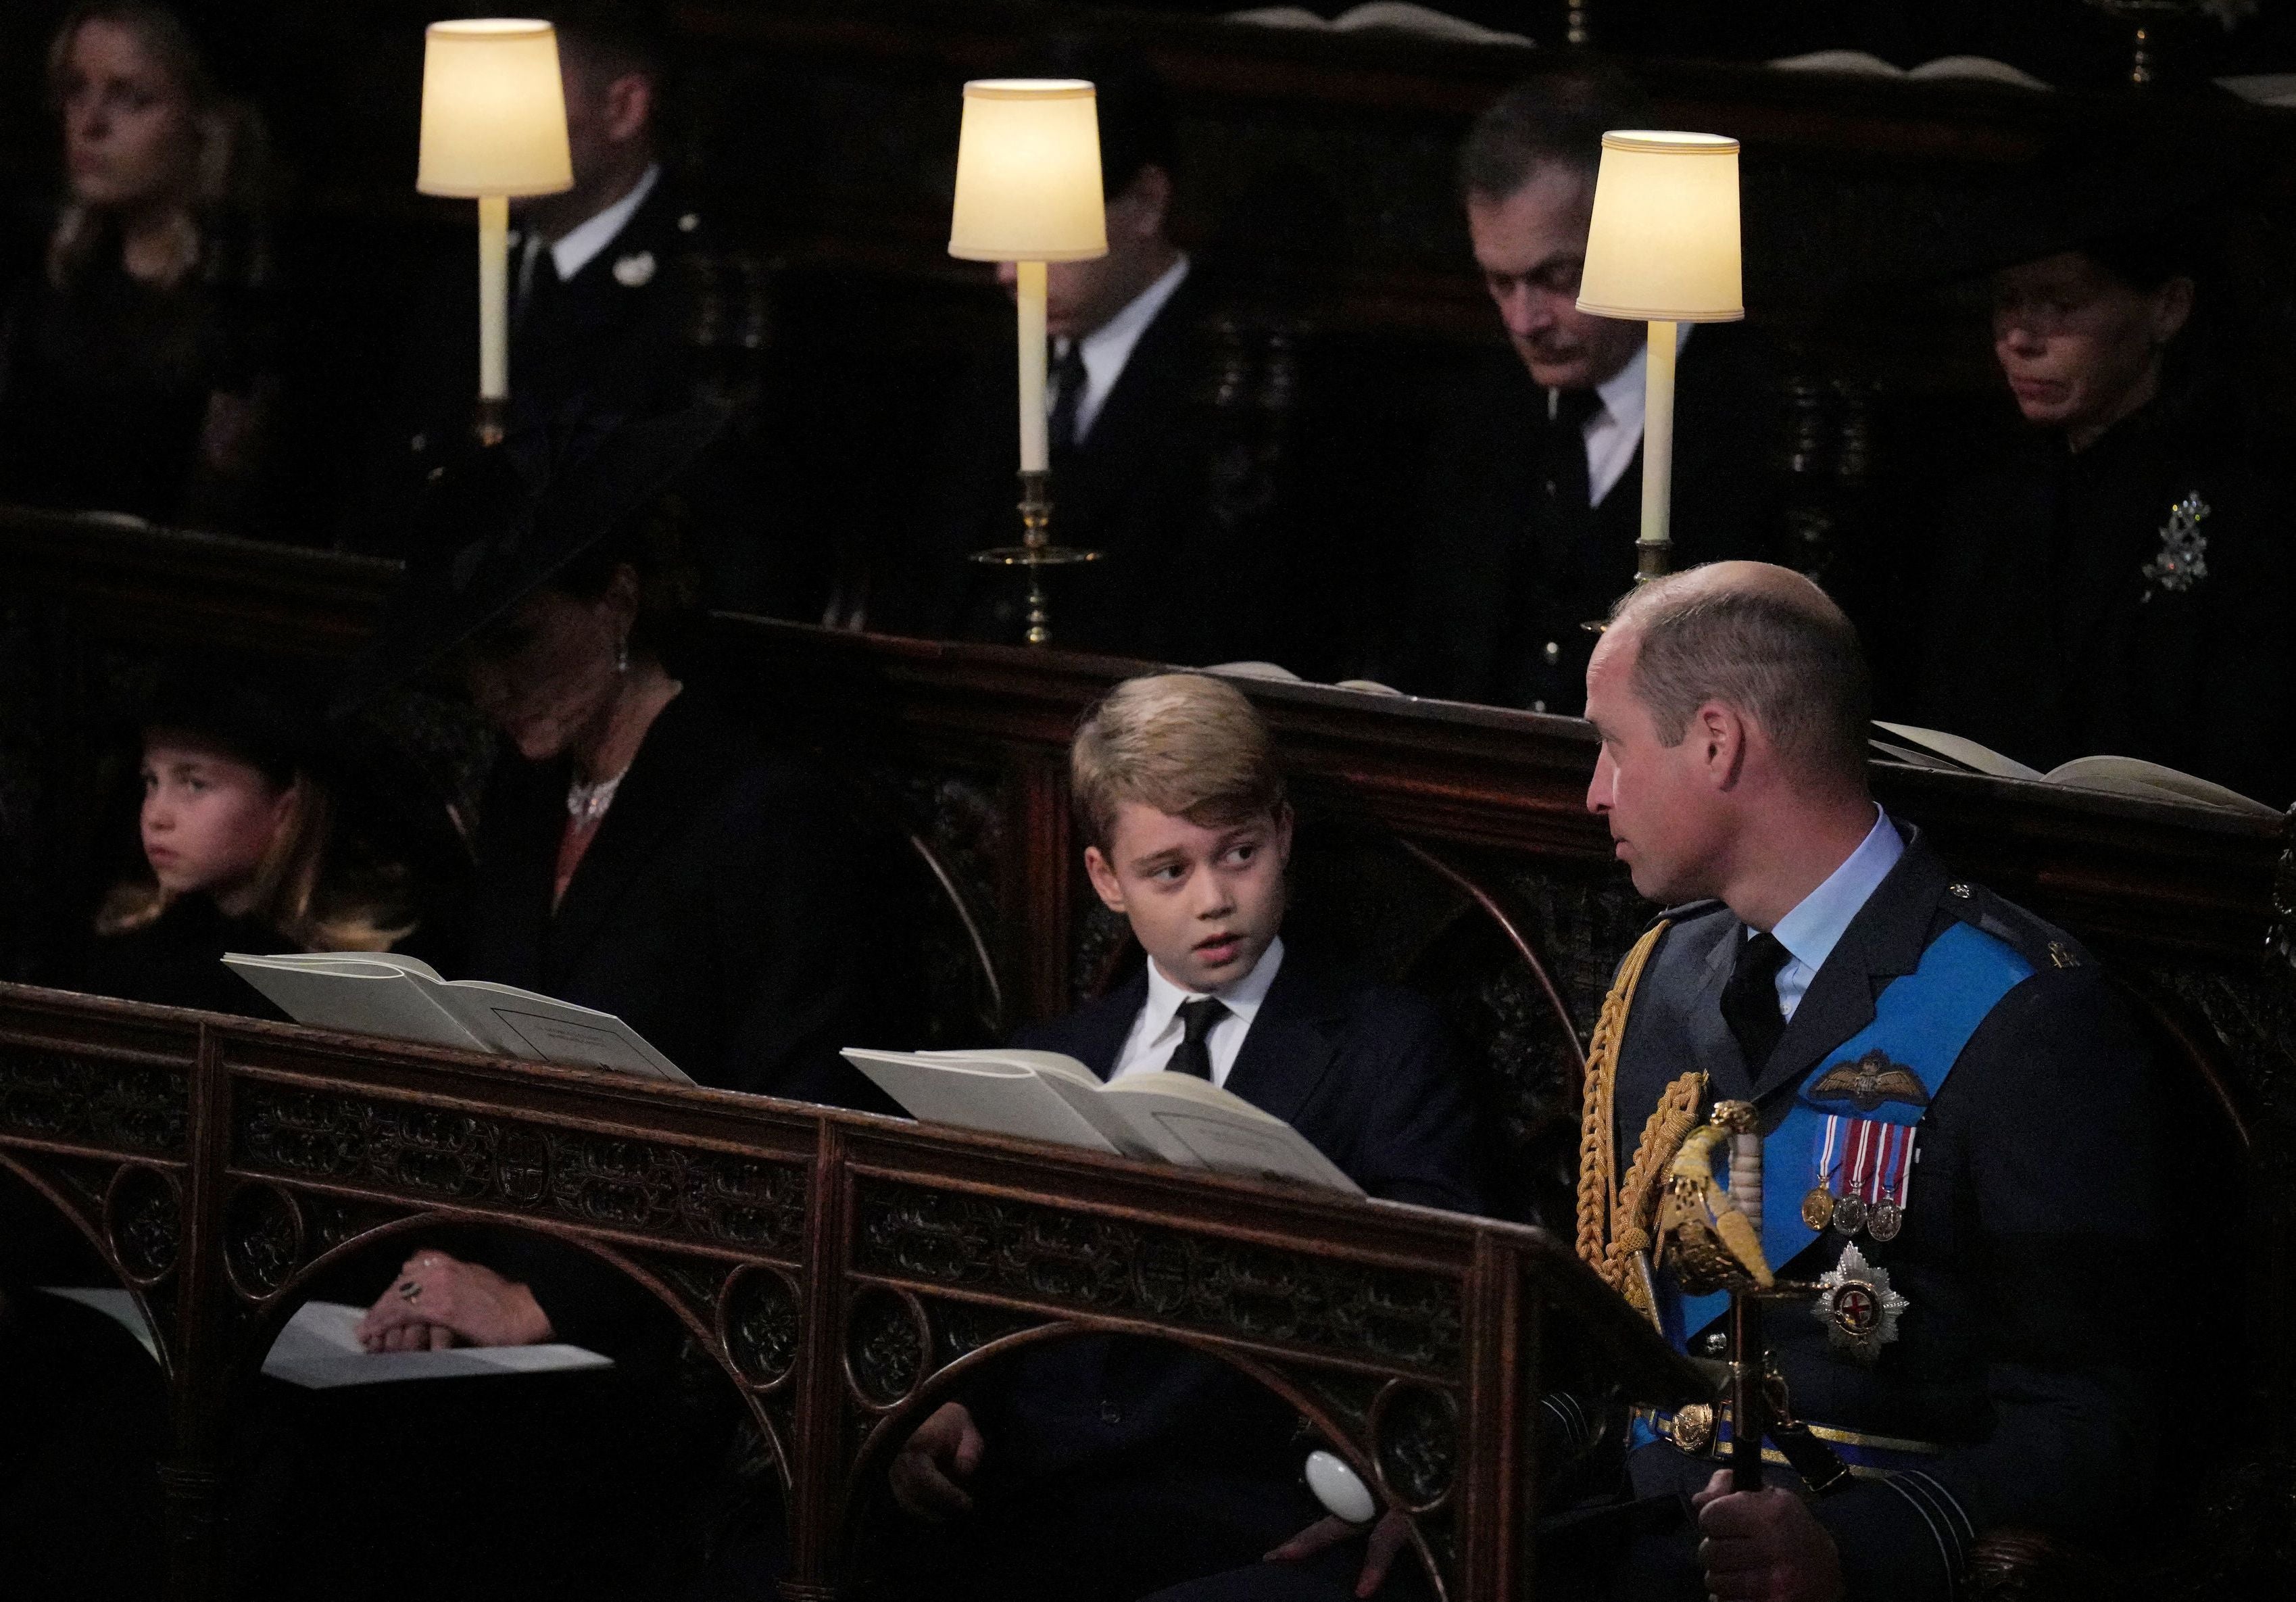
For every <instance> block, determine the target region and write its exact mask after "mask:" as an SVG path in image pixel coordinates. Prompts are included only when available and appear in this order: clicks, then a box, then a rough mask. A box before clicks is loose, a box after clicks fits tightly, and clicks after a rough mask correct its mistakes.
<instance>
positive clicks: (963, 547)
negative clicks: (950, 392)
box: [867, 264, 1292, 666]
mask: <svg viewBox="0 0 2296 1602" xmlns="http://www.w3.org/2000/svg"><path fill="white" fill-rule="evenodd" d="M1209 285H1210V280H1209V279H1208V277H1207V275H1206V273H1205V270H1204V268H1203V267H1202V265H1201V264H1197V265H1196V266H1194V267H1191V269H1190V270H1189V273H1188V275H1187V277H1186V278H1185V279H1184V280H1183V281H1182V282H1181V283H1180V286H1179V288H1178V289H1177V290H1176V291H1174V292H1173V294H1172V297H1171V299H1170V300H1168V301H1166V302H1165V304H1164V306H1163V308H1162V309H1161V310H1160V311H1159V312H1158V313H1157V314H1156V316H1155V319H1154V320H1153V321H1152V322H1151V323H1150V324H1149V325H1148V326H1147V328H1146V329H1145V330H1144V331H1143V332H1142V333H1141V335H1140V340H1139V342H1138V343H1137V344H1136V345H1135V346H1134V347H1133V348H1132V354H1131V357H1130V358H1129V359H1128V361H1127V362H1126V363H1125V364H1124V371H1123V372H1122V374H1120V375H1119V377H1118V379H1117V381H1116V383H1115V385H1114V386H1113V387H1112V388H1111V390H1109V392H1108V396H1107V398H1106V399H1105V400H1104V401H1103V403H1102V406H1101V408H1100V411H1099V413H1098V414H1097V415H1095V417H1094V419H1093V421H1092V426H1091V427H1090V428H1089V429H1088V430H1087V431H1086V433H1085V437H1084V440H1083V441H1082V442H1081V443H1080V444H1078V445H1076V446H1075V447H1073V448H1070V449H1068V450H1062V451H1058V452H1055V453H1054V456H1053V458H1052V470H1053V481H1052V497H1053V507H1054V510H1053V522H1052V532H1053V538H1054V540H1055V541H1056V542H1057V543H1059V544H1061V545H1063V546H1070V547H1072V548H1076V549H1083V550H1096V551H1098V552H1100V553H1101V556H1100V560H1099V561H1097V562H1095V563H1091V564H1090V565H1089V566H1086V567H1072V568H1066V569H1062V570H1058V571H1054V572H1052V573H1051V574H1050V575H1049V577H1048V579H1047V585H1048V588H1049V593H1050V595H1051V598H1052V618H1053V640H1054V644H1055V645H1061V646H1062V647H1064V648H1067V649H1070V650H1076V651H1100V652H1106V653H1111V654H1113V655H1119V656H1132V657H1139V658H1141V659H1144V660H1145V661H1169V662H1180V663H1186V664H1193V665H1197V666H1202V665H1207V664H1210V663H1214V662H1221V661H1232V660H1236V659H1240V658H1247V657H1274V658H1275V659H1276V660H1279V661H1282V660H1286V659H1287V658H1289V657H1290V656H1291V655H1292V653H1291V651H1290V649H1289V647H1288V643H1287V637H1286V633H1285V630H1286V629H1287V628H1289V627H1291V626H1292V620H1291V619H1290V618H1289V617H1288V612H1289V609H1288V608H1287V606H1286V605H1285V604H1284V598H1283V595H1282V593H1281V592H1280V590H1279V585H1280V583H1281V582H1282V575H1283V572H1284V571H1285V568H1286V565H1287V563H1286V556H1285V551H1286V548H1287V547H1286V542H1287V541H1288V540H1289V539H1290V538H1291V537H1292V536H1291V530H1290V528H1289V524H1288V522H1287V512H1286V504H1285V495H1286V489H1287V488H1288V487H1287V485H1286V484H1285V482H1284V481H1283V461H1282V456H1281V453H1280V451H1275V450H1273V449H1270V450H1269V451H1268V452H1267V456H1266V457H1265V458H1263V457H1262V456H1259V455H1258V454H1255V452H1254V451H1253V449H1252V442H1251V440H1248V439H1246V438H1245V437H1244V435H1243V433H1242V423H1240V422H1239V420H1238V419H1237V418H1235V417H1234V416H1231V415H1228V413H1226V411H1224V410H1223V409H1222V408H1221V407H1219V406H1218V405H1217V404H1215V397H1214V395H1213V393H1212V390H1214V388H1215V386H1214V385H1213V384H1212V382H1211V379H1212V375H1213V374H1214V373H1215V371H1216V364H1217V361H1218V353H1217V349H1216V346H1217V342H1218V334H1217V333H1216V331H1215V329H1214V328H1213V326H1212V323H1213V320H1214V318H1215V316H1216V315H1217V311H1218V300H1217V296H1216V294H1215V292H1214V291H1213V290H1212V289H1211V288H1210V286H1209ZM1016 365H1017V364H1016V360H1015V357H1014V356H1013V349H1012V345H1011V342H1010V341H1006V342H1005V344H1004V346H1003V347H1002V348H1001V354H1000V355H999V357H997V358H996V359H995V360H993V361H989V360H984V361H983V362H982V363H981V364H980V366H979V368H978V369H977V370H976V371H975V373H974V374H972V379H971V382H969V384H968V385H967V386H966V388H965V390H964V392H963V393H962V394H961V395H960V396H959V397H958V398H957V400H956V403H955V406H954V407H952V409H951V412H950V425H949V431H948V436H947V440H946V441H945V442H944V446H943V449H942V454H941V456H940V460H939V465H938V468H937V471H936V472H935V474H934V482H933V485H932V488H931V489H930V490H929V491H928V495H929V497H930V498H929V500H928V502H927V505H926V507H925V509H924V511H923V512H922V513H921V514H920V519H919V522H920V528H919V531H918V534H917V536H916V544H915V555H914V556H912V557H910V558H908V559H907V560H905V561H900V562H892V563H883V564H882V568H883V571H880V572H879V573H878V574H877V575H876V589H877V594H876V596H875V597H874V598H873V600H872V602H871V604H870V605H869V608H868V612H867V618H868V622H869V626H870V627H871V628H878V629H882V630H885V631H888V632H893V633H914V634H921V635H924V636H927V637H934V638H960V639H979V640H988V641H993V642H996V643H999V644H1005V645H1018V644H1019V643H1020V642H1021V638H1022V637H1023V635H1024V633H1025V632H1026V628H1027V624H1026V621H1025V618H1026V613H1027V590H1028V587H1027V584H1026V581H1025V579H1024V578H1023V577H1022V575H1021V573H1020V572H1019V571H1017V570H1014V569H1011V568H1002V567H990V566H984V565H982V564H980V563H974V562H973V561H972V560H971V557H972V553H973V552H975V551H979V550H985V549H988V548H990V547H992V546H1013V545H1018V544H1020V543H1021V521H1020V516H1019V513H1017V512H1016V511H1015V510H1014V506H1015V505H1016V503H1017V502H1018V501H1019V499H1020V481H1019V480H1018V479H1017V478H1016V477H1015V476H1014V475H1015V472H1016V470H1017V468H1018V465H1019V456H1018V452H1017V449H1016V445H1015V434H1014V421H1013V418H1014V413H1013V395H1014V394H1015V393H1016V390H1017V382H1018V381H1017V378H1016V376H1015V367H1016Z"/></svg>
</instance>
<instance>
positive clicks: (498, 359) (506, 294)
mask: <svg viewBox="0 0 2296 1602" xmlns="http://www.w3.org/2000/svg"><path fill="white" fill-rule="evenodd" d="M1037 270H1038V271H1040V272H1041V271H1042V270H1043V269H1042V268H1039V269H1037ZM479 398H480V399H481V400H507V399H509V398H510V201H509V200H508V199H507V198H505V197H504V196H502V195H499V194H489V195H483V196H481V197H480V200H479Z"/></svg>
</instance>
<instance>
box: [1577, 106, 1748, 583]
mask: <svg viewBox="0 0 2296 1602" xmlns="http://www.w3.org/2000/svg"><path fill="white" fill-rule="evenodd" d="M1579 310H1580V311H1584V312H1591V313H1592V314H1594V315H1595V316H1601V317H1618V318H1621V319H1625V320H1631V321H1634V322H1637V323H1648V324H1649V325H1650V362H1649V366H1648V368H1647V369H1646V374H1645V378H1644V384H1645V390H1644V395H1645V402H1646V404H1645V405H1644V410H1643V519H1642V533H1641V536H1640V537H1639V538H1637V539H1636V541H1635V582H1636V583H1637V584H1641V583H1644V582H1647V581H1648V580H1650V579H1656V578H1659V577H1661V575H1663V574H1664V573H1666V572H1667V571H1669V569H1670V567H1671V565H1672V563H1673V556H1674V542H1673V539H1672V538H1671V536H1670V534H1669V516H1670V503H1671V500H1672V497H1673V489H1674V362H1675V355H1676V352H1677V341H1676V333H1677V326H1676V325H1677V324H1682V323H1734V322H1737V321H1739V320H1740V319H1742V318H1743V317H1744V316H1745V315H1746V303H1745V294H1744V291H1743V288H1742V287H1741V273H1740V260H1739V250H1738V142H1737V141H1736V140H1735V139H1726V138H1723V137H1721V136H1718V135H1715V134H1677V133H1662V132H1642V131H1629V132H1613V133H1608V134H1604V135H1603V165H1602V168H1601V170H1600V172H1599V173H1598V174H1597V175H1596V177H1595V215H1594V219H1593V221H1592V222H1591V223H1590V224H1589V225H1588V226H1587V262H1586V267H1585V269H1584V270H1583V271H1582V273H1581V274H1580V275H1579Z"/></svg>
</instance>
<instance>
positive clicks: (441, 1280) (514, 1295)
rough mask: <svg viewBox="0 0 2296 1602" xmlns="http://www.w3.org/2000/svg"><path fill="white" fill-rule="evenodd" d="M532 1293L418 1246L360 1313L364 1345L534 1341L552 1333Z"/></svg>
mask: <svg viewBox="0 0 2296 1602" xmlns="http://www.w3.org/2000/svg"><path fill="white" fill-rule="evenodd" d="M552 1333H553V1332H552V1330H551V1327H550V1319H549V1316H548V1315H547V1314H545V1312H544V1311H543V1310H542V1307H541V1304H540V1303H538V1302H536V1301H535V1299H534V1293H533V1292H531V1291H529V1290H528V1289H527V1288H526V1286H522V1285H521V1284H519V1283H518V1282H517V1281H515V1280H512V1279H505V1278H504V1277H502V1276H501V1275H500V1274H497V1273H496V1272H495V1271H494V1270H493V1269H489V1268H482V1267H480V1265H479V1264H477V1263H475V1262H464V1261H462V1260H461V1259H460V1258H456V1257H449V1256H448V1255H447V1253H444V1252H433V1251H422V1252H417V1253H414V1256H412V1257H410V1258H408V1259H407V1260H406V1264H405V1266H403V1267H402V1268H401V1269H399V1270H398V1277H396V1278H394V1279H393V1280H392V1281H391V1283H390V1288H389V1290H387V1291H385V1292H383V1293H382V1294H381V1295H380V1296H378V1297H376V1298H375V1302H374V1305H373V1307H370V1308H368V1309H367V1310H366V1317H365V1318H364V1319H360V1320H359V1326H358V1338H359V1344H360V1345H362V1346H365V1348H366V1349H367V1350H368V1351H445V1350H446V1349H447V1347H449V1346H457V1345H461V1346H532V1345H537V1344H538V1343H541V1342H544V1341H546V1340H548V1339H550V1337H551V1335H552Z"/></svg>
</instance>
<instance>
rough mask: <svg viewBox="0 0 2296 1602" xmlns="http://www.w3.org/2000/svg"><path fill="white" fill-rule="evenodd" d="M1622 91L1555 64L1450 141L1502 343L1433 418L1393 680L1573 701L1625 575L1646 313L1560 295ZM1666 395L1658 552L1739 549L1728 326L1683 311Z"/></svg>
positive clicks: (1735, 352)
mask: <svg viewBox="0 0 2296 1602" xmlns="http://www.w3.org/2000/svg"><path fill="white" fill-rule="evenodd" d="M1650 122H1651V114H1650V111H1649V109H1648V107H1647V106H1646V105H1645V104H1644V103H1643V102H1642V100H1641V98H1640V96H1638V95H1636V94H1633V93H1632V92H1631V91H1629V90H1628V89H1627V88H1626V87H1625V86H1622V85H1620V84H1619V83H1617V82H1615V81H1613V80H1611V79H1609V78H1586V77H1580V76H1576V75H1565V74H1556V75H1554V76H1551V77H1547V78H1538V79H1534V80H1532V81H1531V82H1529V83H1526V84H1522V85H1521V86H1517V87H1515V88H1513V89H1511V90H1509V91H1508V92H1507V93H1506V94H1505V95H1503V96H1501V97H1500V99H1499V100H1498V101H1497V102H1496V103H1493V104H1492V105H1491V106H1490V107H1489V109H1488V110H1487V111H1484V113H1483V114H1482V116H1481V117H1480V119H1478V120H1477V122H1476V124H1475V127H1474V130H1473V132H1472V133H1471V134H1470V135H1469V136H1468V138H1467V143H1466V144H1465V146H1464V148H1463V149H1462V151H1461V152H1460V158H1459V187H1460V193H1461V198H1462V199H1463V200H1464V203H1465V206H1466V211H1467V230H1468V233H1469V234H1470V236H1471V237H1472V240H1473V242H1474V251H1475V264H1476V266H1477V267H1480V269H1481V271H1482V275H1483V280H1484V283H1485V284H1486V285H1487V286H1488V289H1489V291H1490V294H1491V299H1492V300H1493V301H1494V302H1495V303H1496V304H1497V307H1498V311H1499V317H1500V320H1501V321H1502V322H1503V323H1505V325H1506V333H1507V341H1508V342H1509V344H1511V345H1512V346H1513V357H1512V358H1509V357H1500V356H1498V355H1497V353H1493V354H1492V355H1491V356H1490V357H1488V358H1487V359H1484V360H1482V361H1481V362H1480V364H1479V365H1478V366H1477V368H1476V370H1475V371H1474V372H1473V373H1472V374H1471V375H1470V376H1469V378H1468V379H1467V381H1466V382H1464V383H1463V384H1462V385H1460V386H1459V388H1458V389H1457V390H1456V391H1455V392H1454V394H1453V395H1452V396H1450V397H1449V398H1448V402H1447V407H1446V408H1445V415H1444V416H1443V417H1442V418H1441V420H1440V421H1439V424H1438V426H1437V427H1436V428H1435V430H1434V433H1433V441H1434V443H1433V446H1432V448H1431V459H1430V463H1429V473H1428V482H1427V509H1426V514H1425V518H1424V522H1423V526H1422V529H1421V530H1420V535H1419V546H1418V549H1417V551H1416V552H1415V554H1414V556H1413V562H1412V570H1413V581H1412V591H1413V594H1412V600H1411V604H1410V607H1409V609H1408V614H1407V615H1408V618H1409V620H1410V624H1411V630H1410V634H1409V637H1408V638H1407V640H1406V642H1404V643H1402V644H1400V645H1398V647H1397V648H1396V649H1395V650H1394V651H1393V652H1392V653H1391V654H1392V657H1393V661H1394V664H1395V665H1394V666H1393V668H1392V669H1391V670H1390V671H1391V673H1392V675H1393V677H1395V678H1397V680H1398V682H1399V683H1400V685H1401V686H1402V687H1404V688H1406V689H1410V690H1413V691H1415V692H1417V693H1420V694H1430V695H1443V696H1448V697H1451V698H1453V699H1456V700H1462V701H1478V702H1488V703H1491V704H1494V705H1499V706H1513V707H1524V708H1528V709H1529V710H1530V711H1542V712H1560V713H1565V714H1573V715H1575V714H1576V713H1577V712H1578V711H1579V707H1580V705H1581V704H1582V703H1583V691H1582V689H1581V686H1582V684H1583V682H1584V679H1585V677H1586V670H1587V655H1588V653H1590V652H1591V651H1592V650H1593V648H1594V636H1593V634H1592V633H1591V632H1590V631H1589V629H1588V628H1587V624H1588V623H1590V622H1592V621H1594V620H1599V619H1600V618H1602V617H1603V616H1604V615H1605V614H1606V613H1607V612H1609V610H1610V606H1611V602H1612V601H1613V600H1614V599H1616V598H1617V597H1618V596H1620V595H1621V594H1622V593H1624V592H1625V591H1626V590H1627V589H1628V587H1630V586H1631V585H1632V584H1633V582H1634V575H1635V552H1634V542H1635V538H1636V534H1637V533H1638V532H1639V531H1640V528H1641V516H1642V435H1643V422H1644V418H1643V411H1644V369H1645V366H1646V365H1647V360H1648V357H1647V353H1646V350H1645V338H1646V335H1645V325H1644V324H1641V323H1629V322H1621V321H1618V320H1616V319H1613V318H1608V317H1597V316H1592V315H1590V314H1588V313H1586V312H1582V311H1580V310H1579V308H1578V303H1577V302H1578V294H1579V270H1580V268H1581V267H1583V266H1584V265H1585V259H1586V253H1587V224H1588V221H1589V219H1590V218H1591V217H1592V215H1593V209H1594V201H1595V170H1596V168H1597V167H1598V165H1599V163H1600V160H1601V154H1602V141H1603V133H1604V132H1605V131H1606V130H1608V129H1611V128H1617V127H1648V126H1650ZM1691 334H1692V330H1691V328H1690V325H1686V324H1685V325H1683V327H1682V338H1683V340H1684V341H1685V342H1684V347H1683V353H1682V359H1681V366H1680V368H1679V371H1678V374H1677V386H1678V387H1677V393H1676V399H1675V408H1676V417H1677V423H1676V431H1675V440H1676V445H1675V467H1674V472H1675V478H1674V497H1673V507H1674V517H1673V538H1674V541H1675V554H1676V565H1677V566H1681V567H1687V566H1691V565H1693V564H1695V563H1700V562H1707V561H1712V560H1715V559H1718V558H1720V557H1725V556H1759V555H1763V554H1764V552H1765V549H1766V547H1767V531H1766V530H1765V528H1764V526H1763V520H1762V518H1761V515H1760V513H1759V505H1758V501H1759V489H1760V485H1759V480H1758V479H1757V477H1756V472H1755V469H1756V467H1757V464H1759V460H1760V444H1761V441H1760V438H1759V418H1758V410H1759V408H1758V407H1756V406H1755V405H1754V402H1755V400H1756V398H1757V396H1758V395H1759V390H1758V389H1757V387H1756V386H1755V384H1754V383H1752V382H1750V377H1749V374H1748V372H1747V368H1748V359H1747V356H1746V353H1745V350H1744V349H1743V337H1742V335H1741V333H1740V332H1739V331H1738V330H1736V329H1734V328H1730V327H1728V326H1726V325H1716V326H1707V327H1701V328H1699V329H1697V331H1696V336H1695V337H1694V338H1693V337H1691Z"/></svg>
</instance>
